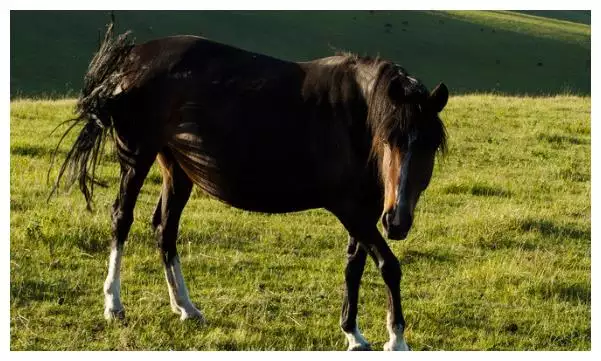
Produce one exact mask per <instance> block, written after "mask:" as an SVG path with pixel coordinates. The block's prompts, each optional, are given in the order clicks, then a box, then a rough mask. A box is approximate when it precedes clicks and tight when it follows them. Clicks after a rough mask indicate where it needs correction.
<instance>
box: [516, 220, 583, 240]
mask: <svg viewBox="0 0 601 361" xmlns="http://www.w3.org/2000/svg"><path fill="white" fill-rule="evenodd" d="M519 229H520V230H521V231H523V232H538V233H540V234H541V235H542V236H543V237H546V238H560V237H563V238H572V239H579V240H589V241H590V239H591V231H590V224H589V228H588V229H585V230H583V229H580V228H578V227H577V226H574V225H559V224H557V223H556V222H553V221H549V220H546V219H536V218H529V219H526V220H523V221H520V225H519Z"/></svg>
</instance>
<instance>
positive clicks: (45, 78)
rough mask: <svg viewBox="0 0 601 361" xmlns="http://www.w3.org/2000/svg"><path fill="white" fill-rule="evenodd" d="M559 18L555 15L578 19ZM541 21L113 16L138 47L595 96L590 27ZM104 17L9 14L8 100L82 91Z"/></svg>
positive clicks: (282, 14) (460, 88) (304, 14)
mask: <svg viewBox="0 0 601 361" xmlns="http://www.w3.org/2000/svg"><path fill="white" fill-rule="evenodd" d="M562 13H563V12H561V11H560V12H557V14H556V16H555V17H556V18H568V19H569V18H570V17H571V18H573V17H574V14H572V13H570V14H564V15H565V16H563V15H562ZM588 14H589V18H590V12H589V13H588ZM585 15H586V14H585ZM544 16H545V17H538V16H534V15H529V14H523V13H517V12H465V11H462V12H456V11H455V12H439V11H436V12H422V11H118V12H116V19H117V23H118V30H119V31H125V30H126V29H131V30H133V31H134V36H135V37H136V39H137V41H138V42H142V41H145V40H148V39H152V38H156V37H159V36H165V35H173V34H181V33H187V34H196V35H203V36H206V37H208V38H211V39H213V40H217V41H221V42H225V43H228V44H232V45H235V46H238V47H241V48H245V49H248V50H252V51H257V52H263V53H266V54H269V55H272V56H276V57H281V58H284V59H288V60H298V61H302V60H309V59H312V58H317V57H323V56H328V55H331V54H333V53H334V52H336V51H337V50H346V51H352V52H355V53H358V54H361V55H368V54H369V55H377V54H379V55H380V56H382V57H383V58H388V59H391V60H394V61H395V62H397V63H399V64H402V65H403V66H405V67H406V68H407V69H408V70H409V71H410V72H411V73H412V74H414V75H416V76H418V77H419V78H421V79H422V80H423V81H424V82H425V83H426V85H428V86H433V85H435V83H436V82H438V81H440V80H443V81H445V83H446V84H448V85H449V87H450V88H451V91H452V92H453V93H454V94H461V93H471V92H492V91H494V92H499V93H506V94H524V93H528V94H542V95H544V94H557V93H563V92H566V91H570V92H573V93H576V94H590V32H591V27H590V25H586V24H581V23H577V22H570V21H563V20H558V19H553V18H551V17H550V15H549V14H548V12H547V13H546V14H544ZM579 16H581V17H583V16H584V15H582V14H580V15H579ZM584 17H585V16H584ZM108 19H109V16H108V14H107V12H106V11H12V12H11V35H10V36H11V45H10V47H11V48H10V49H11V50H10V61H11V97H14V96H37V95H46V96H48V95H51V96H52V95H54V96H63V95H73V94H76V92H77V91H78V89H79V87H80V85H81V80H82V78H83V74H84V72H85V69H86V67H87V63H88V61H89V59H90V58H91V56H92V54H93V52H94V51H95V49H96V47H97V44H98V39H99V36H100V33H101V32H102V31H103V29H104V25H105V24H106V22H107V21H108Z"/></svg>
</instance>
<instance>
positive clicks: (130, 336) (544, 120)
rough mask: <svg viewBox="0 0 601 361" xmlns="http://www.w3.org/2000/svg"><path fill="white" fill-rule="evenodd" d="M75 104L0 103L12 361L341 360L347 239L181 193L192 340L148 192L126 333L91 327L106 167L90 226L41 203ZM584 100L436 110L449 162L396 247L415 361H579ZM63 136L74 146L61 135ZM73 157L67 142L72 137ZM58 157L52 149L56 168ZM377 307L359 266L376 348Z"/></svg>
mask: <svg viewBox="0 0 601 361" xmlns="http://www.w3.org/2000/svg"><path fill="white" fill-rule="evenodd" d="M72 107H73V102H72V101H71V100H62V101H56V102H51V101H28V100H19V101H14V102H12V103H11V125H10V131H11V144H10V149H11V159H10V169H11V172H10V188H11V200H10V209H11V217H10V231H11V247H10V249H11V254H10V272H11V275H10V279H11V284H10V334H11V338H10V340H11V341H10V344H11V349H13V350H24V349H27V350H84V349H85V350H109V349H117V350H140V349H142V350H168V349H175V350H343V349H345V347H346V344H345V342H346V341H345V338H344V336H343V334H342V333H341V331H340V330H339V327H338V318H339V312H340V305H341V300H342V283H343V267H344V261H345V248H346V241H347V238H346V237H347V236H346V234H345V232H344V230H343V227H342V226H341V225H340V224H339V223H338V222H337V221H336V220H335V218H334V217H333V216H332V215H330V214H328V213H326V212H325V211H322V210H312V211H307V212H302V213H295V214H288V215H264V214H256V213H248V212H243V211H240V210H236V209H233V208H230V207H228V206H225V205H223V204H221V203H220V202H218V201H216V200H212V199H210V198H207V197H206V196H204V195H203V194H202V193H201V192H199V191H196V190H195V192H194V195H193V198H192V199H191V201H190V202H189V203H188V206H187V208H186V210H185V211H184V215H183V219H182V222H181V235H180V238H179V241H178V242H179V250H180V253H181V257H182V263H183V270H184V275H185V277H186V280H187V283H188V286H189V289H190V294H191V298H192V299H193V300H194V301H195V302H197V304H198V305H199V307H200V309H201V310H202V311H203V312H204V314H205V316H206V317H207V319H208V324H207V325H206V326H202V327H201V326H199V325H197V324H195V323H194V322H190V323H181V322H180V321H179V319H178V318H177V316H175V315H173V314H172V313H171V310H170V307H169V298H168V293H167V286H166V282H165V279H164V276H163V271H162V265H161V262H160V260H159V255H158V251H157V250H156V248H155V245H154V240H153V239H154V238H153V234H152V232H151V229H150V226H149V220H150V217H151V214H152V210H153V207H154V204H155V201H156V198H157V196H158V192H159V184H160V176H159V174H158V171H157V169H155V168H153V170H152V173H151V175H150V177H149V178H148V179H147V182H146V184H145V186H144V188H143V189H142V193H141V195H140V198H139V201H138V205H137V208H136V211H135V222H134V225H133V227H132V230H131V233H130V237H129V239H128V242H127V244H126V253H125V258H124V263H123V273H122V286H123V289H122V299H123V302H124V304H125V307H126V312H127V322H126V323H125V324H120V323H116V324H107V322H106V321H105V320H104V319H103V316H102V312H103V295H102V285H103V282H104V278H105V276H106V271H107V261H108V245H109V239H110V223H109V208H110V205H111V203H112V201H113V198H114V196H115V195H116V187H117V183H118V182H117V180H118V178H117V176H118V171H117V169H118V168H117V164H116V163H115V162H114V158H112V157H109V159H108V160H109V161H108V162H107V163H106V164H105V166H104V167H103V168H102V169H101V176H102V178H103V179H105V180H107V181H109V183H110V184H111V186H110V187H109V188H108V189H98V191H97V194H96V197H95V200H96V209H95V211H94V212H93V213H88V212H86V211H85V205H84V202H83V197H82V195H81V194H80V193H79V192H78V191H77V190H76V189H74V190H73V191H72V192H62V193H61V194H60V195H59V196H58V197H57V198H54V199H52V200H51V202H50V203H46V197H47V195H48V192H49V186H48V185H47V184H46V182H45V176H46V171H47V169H48V166H49V162H50V152H51V150H52V149H53V147H54V145H55V143H56V142H57V140H58V138H59V135H58V134H55V135H52V136H49V133H50V131H51V130H52V128H53V127H54V126H55V125H56V124H58V122H60V121H62V120H64V119H67V118H69V117H70V116H71V115H72V113H71V112H72ZM590 109H591V100H590V97H576V96H561V97H550V98H521V97H499V96H493V95H479V96H475V95H473V96H456V97H452V98H451V99H450V101H449V105H448V106H447V108H446V109H445V111H444V112H443V114H442V116H443V119H444V120H445V122H446V125H447V128H448V132H449V137H450V151H449V154H448V155H447V156H446V157H445V158H444V159H442V161H439V162H438V163H437V165H436V167H435V174H434V177H433V180H432V183H431V185H430V187H429V188H428V190H427V191H426V193H425V194H424V196H423V197H422V200H421V201H420V203H419V205H418V209H417V215H416V220H415V224H414V227H413V229H412V231H411V233H410V235H409V238H408V239H407V240H406V241H403V242H391V243H390V245H391V247H392V249H393V251H394V252H395V254H396V255H397V256H398V257H399V258H400V260H401V263H402V265H403V266H402V267H403V274H404V278H403V281H402V285H401V287H402V297H403V306H404V310H405V317H406V320H407V326H408V329H407V332H406V336H407V339H408V343H409V344H410V345H411V346H412V347H413V349H415V350H441V349H443V350H590V348H591V318H590V317H591V293H590V291H591V273H590V267H591V253H590V252H591V236H590V230H591V218H590V216H591V201H590V196H591V182H590V179H591V175H590V159H591V158H590V142H591V135H590V134H591V133H590V125H591V120H590ZM73 136H74V134H73ZM70 139H73V137H70ZM66 150H67V145H64V146H62V147H61V148H60V153H59V154H60V157H61V158H64V155H65V151H66ZM385 304H386V295H385V288H384V284H383V282H382V280H381V277H380V275H379V273H378V271H377V269H376V267H375V266H374V265H373V263H372V262H369V264H368V266H367V269H366V274H365V275H364V278H363V283H362V288H361V304H360V313H359V322H360V327H361V328H362V330H363V331H364V334H365V336H366V337H367V338H368V340H370V341H371V342H372V344H373V346H374V347H375V348H376V349H381V347H382V345H383V343H384V342H385V341H386V340H387V333H386V329H385V322H384V321H385Z"/></svg>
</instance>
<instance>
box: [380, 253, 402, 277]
mask: <svg viewBox="0 0 601 361" xmlns="http://www.w3.org/2000/svg"><path fill="white" fill-rule="evenodd" d="M379 268H380V272H381V273H382V278H384V281H385V282H386V283H393V284H394V283H400V282H401V277H402V272H401V263H400V262H399V260H398V258H396V257H390V258H388V259H386V260H385V261H384V262H382V263H381V264H380V265H379Z"/></svg>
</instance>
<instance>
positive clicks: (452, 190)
mask: <svg viewBox="0 0 601 361" xmlns="http://www.w3.org/2000/svg"><path fill="white" fill-rule="evenodd" d="M444 193H446V194H471V195H474V196H479V197H504V198H509V197H511V192H509V191H507V190H505V189H502V188H501V187H498V186H489V185H486V184H470V185H467V184H455V185H450V186H447V187H446V188H445V189H444Z"/></svg>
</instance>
